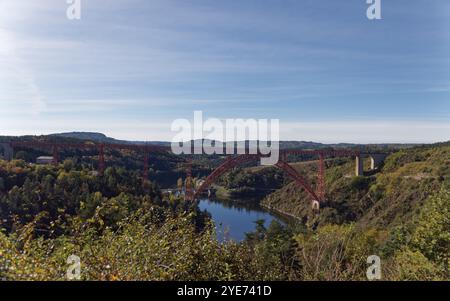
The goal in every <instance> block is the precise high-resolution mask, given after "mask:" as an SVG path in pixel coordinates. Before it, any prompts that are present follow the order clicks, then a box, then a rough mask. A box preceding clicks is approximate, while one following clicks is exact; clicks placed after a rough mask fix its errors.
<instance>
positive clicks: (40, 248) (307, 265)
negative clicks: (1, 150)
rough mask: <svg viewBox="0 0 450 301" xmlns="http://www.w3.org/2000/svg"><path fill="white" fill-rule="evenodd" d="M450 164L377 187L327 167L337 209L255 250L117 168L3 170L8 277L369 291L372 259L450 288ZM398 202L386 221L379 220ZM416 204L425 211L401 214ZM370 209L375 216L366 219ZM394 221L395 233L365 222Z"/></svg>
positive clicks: (252, 236) (405, 163) (2, 243)
mask: <svg viewBox="0 0 450 301" xmlns="http://www.w3.org/2000/svg"><path fill="white" fill-rule="evenodd" d="M449 158H450V156H449V155H448V148H428V149H423V148H419V149H413V150H407V151H404V152H399V153H396V154H394V155H392V156H390V157H389V158H388V160H387V161H386V164H385V166H384V168H383V171H382V173H380V174H379V175H376V176H373V177H369V178H367V179H362V178H361V179H360V178H352V177H346V176H345V174H346V172H347V169H348V168H350V165H349V164H350V162H347V161H345V160H343V161H333V162H327V165H329V167H330V169H329V172H327V181H329V183H330V184H331V183H335V184H334V186H333V185H331V186H330V189H332V191H334V192H335V193H336V194H335V196H336V200H335V202H334V203H330V204H326V207H325V208H323V210H322V211H321V213H320V214H319V215H316V216H314V215H313V216H309V217H310V218H309V219H307V220H305V223H304V224H303V225H302V224H300V225H297V226H293V225H287V226H285V225H281V224H279V223H277V222H273V223H272V224H271V225H270V226H269V227H268V228H265V227H264V223H263V222H262V221H257V222H256V224H255V230H254V231H253V232H252V233H248V234H247V238H246V239H245V240H244V241H243V242H232V241H224V242H221V241H218V240H217V238H216V235H215V229H214V225H213V224H212V222H211V219H210V217H209V216H208V214H207V213H205V212H201V211H200V210H199V209H198V206H197V204H196V203H195V202H194V203H188V202H184V201H183V200H180V199H177V198H175V197H173V196H170V197H169V196H164V195H163V194H162V193H161V192H160V190H159V188H158V185H157V184H156V182H155V181H153V182H148V183H146V184H144V185H143V184H142V179H141V178H140V174H139V172H138V171H135V170H128V169H125V168H122V167H108V168H107V169H106V171H105V174H104V176H99V175H97V174H96V173H95V172H94V171H93V170H92V169H91V168H89V166H84V165H83V164H80V162H77V161H76V160H73V159H66V160H65V161H64V162H63V163H61V164H60V165H58V166H37V165H33V164H28V163H25V161H22V160H15V161H12V162H5V161H0V221H1V224H0V228H1V232H0V278H1V279H7V280H30V279H33V280H50V279H55V280H63V279H66V271H67V269H68V264H67V258H68V257H69V256H70V255H76V256H79V257H80V259H81V262H82V271H81V277H82V279H84V280H365V279H366V269H367V266H368V265H367V263H366V260H367V257H368V256H370V255H378V256H380V258H381V260H382V277H383V279H385V280H440V279H441V280H442V279H446V280H448V279H450V276H449V252H448V250H449V248H450V192H449V185H448V179H449V178H448V173H447V171H448V166H449V165H448V164H449ZM432 162H434V163H432ZM307 166H308V165H304V164H303V163H302V164H300V165H298V168H301V169H302V172H303V173H305V176H308V172H309V168H311V169H310V171H311V172H314V169H313V167H307ZM413 171H414V172H413ZM255 174H256V175H258V174H262V175H264V176H262V177H257V176H255ZM418 175H420V177H417V176H418ZM285 181H287V179H285V178H284V177H283V176H282V174H280V173H279V172H278V171H277V170H276V169H271V168H268V169H246V170H245V171H244V172H242V171H235V172H233V173H230V174H229V175H228V176H225V177H223V178H222V183H223V184H224V185H226V186H227V187H229V188H239V187H255V185H265V186H266V187H274V189H276V187H278V185H282V184H284V182H285ZM271 185H273V186H271ZM399 187H400V189H402V190H401V191H399ZM285 189H286V190H285ZM405 189H414V190H405ZM294 191H298V190H296V189H295V188H294V187H290V185H288V186H287V188H282V189H280V190H279V191H278V192H276V193H275V194H273V195H271V196H270V197H269V198H268V199H269V200H270V198H272V199H273V198H275V197H277V196H278V194H279V193H280V192H282V193H284V197H286V198H287V199H286V203H285V204H288V203H289V202H287V201H289V199H288V198H290V204H295V202H294V201H295V200H294V199H292V198H293V194H292V192H294ZM408 191H409V192H408ZM421 191H424V192H423V193H421ZM294 197H295V195H294ZM375 197H377V198H375ZM396 197H397V198H399V199H398V201H397V202H394V203H392V204H391V206H388V207H389V208H386V210H380V209H378V211H375V209H371V208H378V207H377V206H381V205H382V204H384V202H386V201H385V199H386V200H387V201H391V202H393V200H397V199H396ZM409 198H416V199H420V202H417V203H418V204H420V206H419V205H416V203H415V202H405V203H404V206H403V207H398V206H400V201H404V200H408V199H409ZM422 198H423V199H422ZM355 200H356V201H355ZM360 200H363V202H361V201H360ZM368 200H371V201H372V202H374V203H370V202H369V201H368ZM303 203H305V202H303ZM303 203H302V204H303ZM368 204H370V206H369V205H368ZM366 206H369V209H368V210H367V208H366ZM408 206H410V207H408ZM363 207H364V208H366V209H365V210H367V215H362V216H358V215H357V214H358V212H359V211H358V210H360V209H361V208H363ZM395 208H402V209H401V210H402V211H398V209H397V210H396V211H393V210H394V209H395ZM291 212H293V213H296V211H295V210H293V209H292V208H291ZM392 212H395V216H394V217H395V218H392V217H390V218H391V222H389V223H388V224H382V223H381V226H380V224H379V223H378V222H374V223H370V222H368V221H367V220H365V218H368V217H369V216H370V217H371V218H372V219H375V221H377V218H378V219H381V220H383V221H387V220H388V218H387V217H385V215H386V214H390V215H392ZM377 214H378V215H377ZM379 216H381V217H379ZM316 219H320V223H315V222H316V221H317V220H316ZM393 220H397V221H398V222H396V223H395V222H392V221H393ZM312 223H314V224H315V225H316V226H317V227H312Z"/></svg>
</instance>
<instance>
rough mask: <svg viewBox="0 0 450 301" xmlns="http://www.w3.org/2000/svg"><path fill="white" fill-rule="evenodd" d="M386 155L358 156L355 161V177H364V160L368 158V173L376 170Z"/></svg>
mask: <svg viewBox="0 0 450 301" xmlns="http://www.w3.org/2000/svg"><path fill="white" fill-rule="evenodd" d="M386 157H387V155H386V154H359V155H357V156H356V160H355V175H356V176H357V177H359V176H361V177H362V176H364V158H370V171H373V170H378V169H380V168H381V165H382V164H383V163H384V160H385V159H386Z"/></svg>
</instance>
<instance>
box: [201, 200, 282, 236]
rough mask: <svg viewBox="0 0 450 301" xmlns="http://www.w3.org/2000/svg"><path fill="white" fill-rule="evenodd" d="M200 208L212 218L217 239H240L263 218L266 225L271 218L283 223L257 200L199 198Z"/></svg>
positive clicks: (252, 229)
mask: <svg viewBox="0 0 450 301" xmlns="http://www.w3.org/2000/svg"><path fill="white" fill-rule="evenodd" d="M199 207H200V209H201V210H206V211H208V212H209V213H210V214H211V216H212V219H213V220H214V222H215V224H216V228H217V237H218V239H219V240H221V241H223V240H230V239H231V240H234V241H242V240H243V239H245V233H248V232H252V231H254V230H255V221H257V220H264V221H265V223H264V225H265V226H266V227H268V226H269V225H270V223H271V222H272V221H273V220H277V221H279V222H281V223H284V222H283V220H281V219H280V218H279V217H277V216H275V215H274V214H272V213H270V212H268V211H267V210H265V209H264V208H262V207H261V206H260V205H259V202H258V201H257V200H223V201H222V200H221V201H218V200H208V199H203V200H200V203H199Z"/></svg>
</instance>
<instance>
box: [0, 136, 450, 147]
mask: <svg viewBox="0 0 450 301" xmlns="http://www.w3.org/2000/svg"><path fill="white" fill-rule="evenodd" d="M11 140H16V141H17V140H20V141H32V140H34V141H48V142H55V141H59V142H61V140H62V141H64V142H67V143H70V142H76V141H77V140H82V141H92V142H97V143H116V144H138V145H159V146H170V144H171V143H170V142H168V141H130V140H119V139H115V138H112V137H108V136H106V135H105V134H103V133H98V132H67V133H55V134H50V135H42V136H30V135H28V136H20V137H8V136H0V142H7V141H11ZM205 141H206V140H205ZM220 143H223V142H221V141H216V142H215V144H216V145H217V144H220ZM213 144H214V143H213ZM248 144H249V141H246V145H247V146H248ZM443 144H444V145H446V143H443ZM447 144H448V142H447ZM413 146H417V145H414V144H353V143H337V144H325V143H319V142H313V141H280V148H281V149H292V148H296V149H324V148H334V149H342V148H347V149H360V150H398V149H403V148H410V147H413Z"/></svg>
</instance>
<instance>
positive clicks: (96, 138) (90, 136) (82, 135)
mask: <svg viewBox="0 0 450 301" xmlns="http://www.w3.org/2000/svg"><path fill="white" fill-rule="evenodd" d="M48 136H49V137H62V138H72V139H79V140H89V141H93V142H101V143H116V144H119V143H120V144H151V145H167V146H168V145H170V143H169V142H165V141H129V140H119V139H115V138H111V137H108V136H106V135H105V134H103V133H97V132H69V133H57V134H51V135H48Z"/></svg>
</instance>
